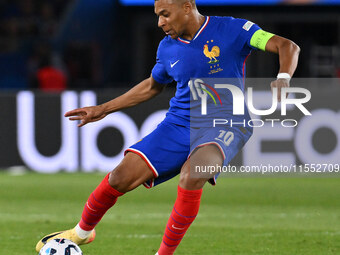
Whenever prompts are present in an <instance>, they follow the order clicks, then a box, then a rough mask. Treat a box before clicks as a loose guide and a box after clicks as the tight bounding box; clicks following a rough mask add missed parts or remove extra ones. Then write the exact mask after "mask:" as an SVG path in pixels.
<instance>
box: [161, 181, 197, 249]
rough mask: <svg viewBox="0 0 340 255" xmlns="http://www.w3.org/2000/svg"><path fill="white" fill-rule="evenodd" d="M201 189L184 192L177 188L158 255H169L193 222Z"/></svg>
mask: <svg viewBox="0 0 340 255" xmlns="http://www.w3.org/2000/svg"><path fill="white" fill-rule="evenodd" d="M201 195H202V189H199V190H185V189H183V188H181V187H180V186H178V193H177V199H176V202H175V205H174V208H173V210H172V212H171V215H170V218H169V221H168V224H167V225H166V228H165V233H164V236H163V241H162V243H161V247H160V248H159V250H158V254H159V255H171V254H173V253H174V252H175V250H176V248H177V246H178V245H179V243H180V242H181V240H182V238H183V237H184V235H185V232H186V231H187V229H188V228H189V226H190V224H191V223H192V222H193V221H194V220H195V218H196V215H197V213H198V209H199V207H200V202H201Z"/></svg>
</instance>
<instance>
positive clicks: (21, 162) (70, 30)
mask: <svg viewBox="0 0 340 255" xmlns="http://www.w3.org/2000/svg"><path fill="white" fill-rule="evenodd" d="M197 3H198V5H199V10H200V12H201V13H202V14H204V15H227V16H234V17H239V18H244V19H248V20H251V21H253V22H255V23H257V24H259V25H260V26H261V27H262V28H263V29H264V30H266V31H270V32H273V33H276V34H278V35H281V36H284V37H287V38H289V39H292V40H293V41H295V42H296V43H297V44H298V45H299V46H300V47H301V50H302V51H301V55H300V60H299V66H298V69H297V71H296V73H295V77H296V78H301V80H300V79H297V80H300V81H301V82H302V83H303V84H304V87H306V88H308V89H310V91H311V92H312V100H311V102H310V103H309V104H308V107H309V108H308V109H310V110H311V111H312V113H313V117H310V118H309V119H307V118H306V117H305V116H302V115H301V112H299V111H294V110H292V112H291V115H290V116H292V117H293V118H295V119H298V120H299V121H300V124H301V125H300V126H299V127H297V128H296V129H284V128H280V127H278V128H275V129H270V128H269V129H266V128H263V129H261V130H262V132H261V131H260V132H259V133H257V134H255V135H254V137H253V138H252V141H251V142H250V143H249V145H248V146H247V147H246V148H245V149H244V150H243V152H242V153H240V154H239V155H238V156H237V157H236V159H235V160H234V164H235V165H242V164H243V165H258V164H274V165H275V164H288V165H289V164H297V165H298V164H308V163H325V164H332V165H335V164H339V163H340V131H339V130H340V129H339V127H340V117H339V112H340V104H339V101H338V97H339V95H340V83H339V78H340V1H338V0H320V1H316V0H310V1H308V0H286V1H284V0H281V1H280V0H273V1H270V0H262V1H255V0H244V1H233V0H230V1H228V0H210V1H209V0H207V1H203V0H201V1H199V0H197ZM152 4H153V0H135V1H134V0H120V1H114V0H96V1H93V0H49V1H46V0H45V1H43V0H0V109H1V110H0V119H1V124H0V131H1V133H0V134H1V135H0V169H1V170H0V223H1V225H2V226H3V227H4V228H5V230H2V231H0V243H2V244H4V245H5V247H6V251H8V252H6V254H32V252H33V247H34V245H35V241H36V240H38V238H39V237H40V236H41V235H42V234H46V233H49V232H51V231H56V230H59V228H68V227H70V224H71V225H72V224H73V223H74V222H76V221H77V219H78V218H77V217H78V215H80V213H81V209H82V204H83V202H84V201H85V199H86V198H87V195H88V194H89V192H90V191H91V190H92V188H93V187H95V185H96V184H97V183H98V182H99V180H100V179H101V178H102V174H101V172H108V171H110V170H111V169H112V168H113V167H114V166H115V165H116V164H117V163H118V162H119V161H120V159H121V158H122V154H123V151H124V149H125V148H126V147H127V146H129V145H131V144H133V143H134V142H136V141H138V140H139V139H140V138H141V137H143V136H144V135H145V134H147V133H148V132H150V130H152V129H153V127H155V125H156V124H157V123H158V122H159V121H160V120H161V119H162V118H163V116H164V112H165V111H166V109H167V108H168V100H169V99H170V98H171V97H172V95H173V94H174V86H168V88H167V89H166V91H165V92H164V93H163V94H162V95H160V96H159V97H157V98H155V99H153V100H151V101H150V102H147V103H144V104H142V105H141V106H140V107H136V108H133V109H128V110H125V111H123V112H120V113H117V114H113V115H112V116H110V117H108V118H106V119H105V120H103V121H102V122H99V123H97V124H94V125H89V126H87V127H84V128H82V129H78V128H77V127H76V126H75V123H70V122H69V121H68V120H67V119H64V118H63V117H62V115H63V113H64V112H65V111H67V110H70V109H73V108H76V107H79V106H85V105H92V104H97V103H101V102H104V101H107V100H109V99H111V98H114V97H115V96H117V95H120V94H121V93H122V92H124V91H126V90H127V89H129V88H131V87H132V86H133V85H135V84H136V82H139V81H140V80H142V79H144V78H146V77H147V76H149V75H150V72H151V69H152V67H153V65H154V62H155V57H156V50H157V46H158V43H159V41H160V40H161V39H162V38H163V36H164V34H163V32H162V31H161V30H160V29H158V28H157V17H156V16H155V15H154V13H153V6H152ZM277 71H278V59H277V56H275V55H272V54H264V53H262V52H253V53H252V56H251V57H250V58H249V59H248V61H247V76H248V77H252V78H266V79H268V80H266V81H268V83H263V82H262V86H261V85H260V86H259V87H258V89H259V91H258V93H259V96H260V100H262V98H263V97H265V96H267V97H268V93H270V92H269V90H268V87H269V81H270V79H271V78H273V77H275V76H276V75H277ZM302 78H308V79H307V80H306V79H302ZM315 78H317V80H316V79H315ZM265 84H266V85H265ZM28 169H29V171H28V172H27V170H28ZM58 172H77V173H75V174H68V175H65V174H56V175H48V176H45V175H41V174H38V173H58ZM79 172H80V173H79ZM98 172H100V173H99V174H98ZM8 173H10V175H8ZM85 173H88V174H85ZM18 174H19V175H22V174H24V175H23V176H19V177H18V176H16V175H18ZM294 177H296V178H298V179H297V180H292V179H290V177H289V178H288V179H286V178H282V179H281V178H280V176H279V177H278V175H275V176H270V178H272V179H270V180H268V179H266V178H268V177H266V178H263V179H262V177H259V176H257V177H256V178H255V179H252V178H253V177H252V176H244V175H243V176H242V178H239V177H235V178H234V179H231V180H228V178H226V179H223V181H221V184H222V183H223V185H225V188H223V187H220V188H219V190H218V192H219V195H218V196H216V195H213V194H214V193H213V189H212V188H209V189H208V191H207V197H206V198H205V199H206V202H207V205H208V206H207V207H205V208H203V213H202V215H203V216H202V219H201V221H200V223H197V228H196V230H193V232H192V236H191V239H190V237H189V240H192V242H189V241H188V244H187V246H184V248H182V250H181V249H180V250H179V253H178V254H216V253H210V252H211V251H212V250H213V249H210V248H209V245H211V246H213V247H214V248H216V247H218V249H217V250H218V251H219V252H220V253H218V254H340V247H339V243H340V225H339V222H340V199H339V198H340V190H339V187H340V181H339V180H340V178H339V173H335V174H334V173H333V174H331V175H330V173H326V174H323V175H316V174H312V175H307V176H306V175H302V176H301V175H294ZM248 178H250V179H248ZM309 178H312V180H310V179H309ZM54 180H55V181H54ZM66 180H68V181H66ZM249 180H251V181H249ZM82 181H83V182H82ZM267 181H268V182H267ZM252 183H253V184H252ZM17 185H19V186H20V187H21V188H17ZM228 185H230V186H228ZM242 185H244V186H242ZM252 185H254V186H252ZM175 186H176V181H172V182H170V183H169V184H166V185H164V188H156V190H159V192H160V194H159V195H158V197H157V195H156V192H154V191H151V193H145V191H142V190H140V189H138V191H137V192H136V195H131V198H129V199H130V200H129V199H127V200H123V201H122V205H121V207H118V209H117V211H116V212H110V216H108V217H107V218H104V219H106V221H105V222H106V226H105V225H104V224H102V225H101V226H100V227H101V228H103V229H102V230H103V232H104V233H107V234H108V235H110V234H111V232H110V231H112V230H111V229H110V227H112V229H115V228H117V227H116V226H115V223H114V222H115V221H116V220H117V219H118V220H119V221H121V222H120V224H121V225H119V226H120V227H119V228H120V229H124V228H126V230H124V231H125V232H124V231H123V232H124V233H122V234H121V236H119V235H118V234H117V233H115V234H114V235H113V238H114V237H116V238H118V239H119V240H122V238H124V237H126V239H127V240H125V239H123V242H117V241H115V243H114V247H116V248H117V251H119V254H132V253H133V249H132V247H131V246H129V244H130V241H131V239H133V241H131V244H133V245H136V247H139V245H140V243H144V242H145V239H147V242H146V244H145V247H142V248H138V249H139V250H138V249H137V253H138V254H152V252H154V251H153V250H152V249H151V246H152V247H153V248H154V249H156V248H157V246H158V243H159V240H160V238H161V233H162V231H163V223H164V224H165V222H166V219H167V212H168V211H169V212H170V207H171V204H172V201H173V199H174V196H170V195H168V194H169V192H170V193H171V190H173V191H174V190H175ZM228 187H229V188H228ZM241 187H245V189H242V188H241ZM274 187H275V188H274ZM271 188H273V190H274V192H276V193H275V194H276V195H274V194H271V195H269V194H270V193H271ZM59 189H63V190H64V192H59V191H58V190H59ZM66 190H73V191H74V192H76V190H79V191H81V192H84V193H83V194H81V195H79V196H77V195H74V196H70V199H67V198H65V196H68V195H69V194H68V192H65V191H66ZM49 192H50V193H49ZM254 192H255V193H254ZM300 192H301V193H300ZM222 193H224V194H225V197H224V196H222V195H221V194H222ZM147 194H149V195H147ZM151 194H152V195H151ZM234 194H237V195H234ZM249 194H252V196H250V197H248V195H249ZM256 194H258V196H256ZM134 196H135V197H134ZM153 196H155V201H156V202H159V203H161V202H160V201H161V198H160V197H161V196H164V197H165V200H163V201H164V203H163V204H162V205H161V209H160V210H161V212H160V214H155V212H156V211H157V209H159V208H156V207H155V206H153V205H152V204H153V201H152V199H153ZM51 197H53V198H55V199H56V200H57V201H58V202H57V203H58V205H57V207H60V208H56V209H55V208H54V206H55V204H54V203H53V202H51ZM71 198H72V199H71ZM143 198H145V199H146V200H147V202H145V203H143V202H140V201H143V200H142V199H143ZM11 201H12V202H11ZM15 201H18V203H16V202H15ZM124 201H125V202H124ZM221 204H223V206H222V205H221ZM59 205H60V206H59ZM68 206H69V207H68ZM219 206H222V207H219ZM263 206H264V207H263ZM68 208H71V209H69V210H68ZM150 208H151V209H152V210H151V209H150ZM217 208H220V209H217ZM124 209H125V211H126V212H128V213H131V215H132V216H131V217H130V216H126V217H127V218H125V219H124V218H123V220H121V218H120V217H121V216H119V215H118V214H119V213H120V212H121V213H123V214H124V213H125V212H124ZM144 209H145V212H146V215H149V216H148V217H149V218H147V220H146V223H147V224H151V225H152V226H153V227H152V228H154V229H150V228H149V227H148V225H147V224H146V223H143V217H141V216H140V215H139V214H138V215H137V214H136V213H135V210H138V211H144ZM229 209H230V210H231V211H230V212H228V210H229ZM216 210H218V212H220V216H218V217H217V218H218V220H219V221H220V222H225V225H223V224H222V223H221V224H222V226H223V227H222V230H221V231H222V232H221V233H220V234H219V238H217V239H214V238H210V239H209V237H207V236H203V237H202V236H201V233H202V232H201V231H202V229H205V228H206V227H207V226H210V225H209V224H211V220H213V219H212V218H213V217H211V215H210V213H214V212H216ZM42 211H43V212H42ZM240 212H242V213H240ZM223 213H224V214H223ZM281 213H282V214H281ZM63 215H65V218H64V220H63V217H64V216H63ZM263 217H264V218H265V219H266V220H268V221H266V220H265V219H264V218H263ZM229 218H231V219H232V220H233V224H231V223H230V222H229V221H228V219H229ZM245 218H247V219H248V220H247V221H246V222H245V221H244V220H245ZM109 219H111V220H110V221H109ZM112 219H114V220H112ZM153 219H156V220H155V221H153ZM152 222H153V223H152ZM228 222H229V223H228ZM278 222H281V224H279V223H278ZM7 223H10V225H8V226H9V227H6V224H7ZM245 223H246V224H245ZM300 223H301V225H299V224H300ZM110 224H111V225H110ZM214 224H215V225H216V224H217V223H216V222H215V223H214ZM271 224H272V225H271ZM215 225H214V226H213V227H212V229H210V231H208V232H207V233H208V234H209V235H213V233H216V231H217V232H218V231H219V230H220V229H219V228H218V227H219V226H217V225H216V226H215ZM21 228H24V229H25V234H18V233H19V232H20V231H21ZM56 228H57V229H56ZM1 229H3V228H1ZM230 229H231V230H230ZM291 230H293V231H292V232H290V231H291ZM195 231H197V232H195ZM247 231H250V233H251V234H250V235H247V234H246V232H247ZM287 231H288V232H289V233H290V234H287ZM197 233H199V234H197ZM226 233H228V234H226ZM208 234H207V235H208ZM223 235H226V236H227V238H228V240H232V241H231V243H233V244H227V248H230V249H227V248H226V247H223V246H224V245H225V241H224V240H225V239H224V238H223ZM238 236H241V237H242V238H241V239H242V241H240V240H239V239H238ZM101 238H103V237H101ZM148 238H149V239H148ZM201 238H203V240H205V243H209V245H205V246H204V245H203V244H202V243H201V244H199V245H198V246H196V244H197V243H199V241H200V240H201ZM264 239H266V241H264ZM18 240H19V242H21V243H22V244H23V245H17V242H18ZM105 240H106V239H105V238H104V239H102V241H99V244H100V245H101V247H102V246H104V248H101V249H102V250H99V252H98V250H97V248H98V246H97V248H96V246H93V248H85V251H86V252H85V254H105V253H106V252H110V251H111V249H112V247H111V248H110V245H108V244H106V243H105ZM259 242H262V246H261V247H262V248H261V247H260V246H258V247H257V244H258V243H259ZM235 243H237V244H235ZM283 243H284V245H282V244H283ZM20 246H21V247H20ZM106 246H107V247H106ZM242 247H243V248H242ZM306 247H309V248H306ZM31 248H32V249H31ZM87 249H88V250H87ZM10 251H12V253H11V252H10ZM25 252H26V253H25ZM202 252H203V253H202ZM0 253H1V252H0Z"/></svg>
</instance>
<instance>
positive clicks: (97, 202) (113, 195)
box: [79, 174, 124, 231]
mask: <svg viewBox="0 0 340 255" xmlns="http://www.w3.org/2000/svg"><path fill="white" fill-rule="evenodd" d="M109 176H110V174H108V175H107V176H106V177H105V178H104V180H103V181H102V182H101V183H100V184H99V185H98V187H97V188H96V189H95V190H94V191H93V192H92V194H91V195H90V197H89V199H88V200H87V202H86V204H85V207H84V210H83V214H82V215H81V220H80V222H79V227H80V228H81V229H83V230H86V231H90V230H92V229H94V227H95V226H96V225H97V224H98V223H99V221H100V220H101V218H102V217H103V216H104V214H105V213H106V211H107V210H108V209H110V208H111V207H112V206H113V205H114V204H115V203H116V201H117V198H118V197H119V196H122V195H123V194H124V193H121V192H119V191H117V190H115V189H114V188H112V187H111V186H110V184H109Z"/></svg>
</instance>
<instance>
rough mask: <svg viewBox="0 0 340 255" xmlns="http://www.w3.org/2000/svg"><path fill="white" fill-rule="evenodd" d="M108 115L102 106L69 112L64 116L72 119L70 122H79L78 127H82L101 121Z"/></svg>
mask: <svg viewBox="0 0 340 255" xmlns="http://www.w3.org/2000/svg"><path fill="white" fill-rule="evenodd" d="M106 115H107V114H106V113H105V112H104V110H103V109H102V107H101V106H90V107H83V108H79V109H75V110H72V111H69V112H67V113H65V115H64V116H65V117H70V118H69V120H79V121H80V123H79V124H78V127H82V126H84V125H86V124H87V123H90V122H95V121H98V120H101V119H103V118H105V117H106Z"/></svg>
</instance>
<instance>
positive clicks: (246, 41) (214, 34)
mask: <svg viewBox="0 0 340 255" xmlns="http://www.w3.org/2000/svg"><path fill="white" fill-rule="evenodd" d="M259 29H260V27H259V26H257V25H256V24H254V23H252V22H250V21H247V20H244V19H235V18H232V17H209V16H208V17H206V19H205V22H204V24H203V25H202V27H201V28H200V29H199V31H198V32H197V33H196V35H195V36H194V38H193V40H191V41H188V40H185V39H182V38H177V39H172V38H171V37H170V36H166V37H165V38H164V39H163V40H162V41H161V42H160V44H159V47H158V51H157V62H156V65H155V66H154V68H153V70H152V77H153V78H154V79H155V80H156V81H157V82H158V83H161V84H167V83H170V82H172V81H176V82H177V90H176V94H175V96H174V97H173V98H172V99H171V101H170V108H169V111H168V113H167V116H166V121H169V122H171V123H175V124H179V125H183V126H190V101H192V100H190V99H192V96H193V95H192V93H191V91H190V88H189V81H190V79H191V78H236V79H238V80H239V82H237V83H236V84H235V85H236V86H238V87H239V88H240V89H241V90H242V91H244V86H243V78H244V72H245V61H246V59H247V57H248V56H249V54H250V52H251V51H252V50H253V49H254V48H253V47H252V46H251V45H250V39H251V37H252V36H253V34H254V33H255V32H256V31H257V30H259ZM233 85H234V84H233ZM230 96H231V95H229V96H228V97H230ZM225 101H226V102H223V108H221V109H219V112H223V113H224V115H223V116H224V117H225V119H232V120H234V121H238V120H241V119H242V120H243V119H246V120H249V119H250V117H249V113H248V110H247V108H246V107H245V113H244V116H235V115H233V110H232V107H233V105H232V99H230V98H229V99H228V98H226V99H225ZM221 104H222V102H221ZM209 117H213V116H211V115H209Z"/></svg>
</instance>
